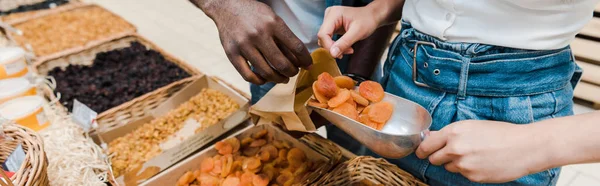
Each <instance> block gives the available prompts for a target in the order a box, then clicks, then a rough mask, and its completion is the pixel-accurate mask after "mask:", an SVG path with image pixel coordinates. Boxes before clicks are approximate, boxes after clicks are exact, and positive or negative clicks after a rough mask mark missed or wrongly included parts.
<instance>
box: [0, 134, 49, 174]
mask: <svg viewBox="0 0 600 186" xmlns="http://www.w3.org/2000/svg"><path fill="white" fill-rule="evenodd" d="M3 130H4V133H5V134H6V135H7V136H9V137H12V138H13V139H14V140H16V141H19V142H21V145H22V147H23V150H24V151H25V154H26V156H25V160H24V161H23V164H22V165H21V168H20V169H19V171H17V172H15V175H13V176H12V177H11V178H10V180H12V181H13V183H15V185H17V186H30V185H31V186H34V185H35V186H46V185H48V184H49V182H48V174H47V173H46V167H48V160H47V159H46V154H45V152H44V143H43V141H42V139H41V138H40V136H39V135H38V134H37V133H36V132H34V131H33V130H31V129H28V128H26V127H22V126H20V125H16V124H10V123H9V124H4V125H3ZM12 149H14V147H13V148H12ZM11 152H12V150H8V151H7V150H0V153H1V154H0V156H2V157H7V156H8V155H9V154H10V153H11ZM0 177H3V178H4V179H5V180H8V179H7V178H6V175H4V174H2V175H1V176H0ZM4 184H7V185H12V184H11V183H4Z"/></svg>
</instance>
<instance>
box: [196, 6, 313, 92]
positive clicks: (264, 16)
mask: <svg viewBox="0 0 600 186" xmlns="http://www.w3.org/2000/svg"><path fill="white" fill-rule="evenodd" d="M190 1H191V2H192V3H194V4H195V5H196V6H198V7H200V8H201V9H202V10H203V11H204V12H205V13H206V14H207V15H208V16H209V17H211V18H212V19H213V21H214V22H215V23H216V25H217V28H218V30H219V36H220V38H221V44H222V45H223V48H224V49H225V53H226V54H227V58H229V61H231V63H232V64H233V66H234V67H235V68H236V70H237V71H238V72H239V73H240V74H241V75H242V77H243V78H244V80H246V81H248V82H251V83H254V84H259V85H261V84H264V83H265V82H269V81H270V82H276V83H286V82H288V81H289V77H292V76H294V75H296V74H297V73H298V71H299V69H298V68H300V67H308V66H310V65H311V64H312V59H311V57H310V54H309V52H308V50H307V49H306V47H305V46H304V43H303V42H302V41H300V39H298V37H296V36H295V35H294V33H293V32H292V31H291V30H290V29H289V28H288V27H287V25H286V24H285V23H284V21H283V20H282V19H281V18H280V17H279V16H277V15H275V13H274V12H273V10H272V9H271V8H270V7H269V6H267V5H266V4H264V3H261V2H258V1H256V0H190ZM248 62H250V64H251V65H252V67H253V68H254V70H252V68H250V65H249V64H248Z"/></svg>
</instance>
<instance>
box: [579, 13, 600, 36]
mask: <svg viewBox="0 0 600 186" xmlns="http://www.w3.org/2000/svg"><path fill="white" fill-rule="evenodd" d="M579 33H580V34H581V35H586V36H590V37H594V38H598V39H600V18H597V17H595V18H592V20H591V21H590V22H589V23H588V24H587V25H585V27H583V29H581V32H579Z"/></svg>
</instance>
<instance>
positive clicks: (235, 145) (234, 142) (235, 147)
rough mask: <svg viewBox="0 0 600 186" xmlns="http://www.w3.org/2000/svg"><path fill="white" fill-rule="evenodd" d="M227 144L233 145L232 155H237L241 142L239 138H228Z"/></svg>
mask: <svg viewBox="0 0 600 186" xmlns="http://www.w3.org/2000/svg"><path fill="white" fill-rule="evenodd" d="M225 142H227V143H229V145H231V147H232V148H233V149H232V153H236V152H237V151H239V150H240V146H241V144H240V140H238V139H237V138H227V139H225Z"/></svg>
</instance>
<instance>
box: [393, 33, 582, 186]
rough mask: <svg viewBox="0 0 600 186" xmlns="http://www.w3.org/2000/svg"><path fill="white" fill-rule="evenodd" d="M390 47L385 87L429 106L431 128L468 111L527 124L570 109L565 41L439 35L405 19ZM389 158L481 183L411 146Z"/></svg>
mask: <svg viewBox="0 0 600 186" xmlns="http://www.w3.org/2000/svg"><path fill="white" fill-rule="evenodd" d="M415 46H416V47H415ZM415 48H416V50H415ZM389 51H390V52H389V54H388V59H387V61H386V64H385V66H384V74H385V76H384V79H383V82H382V84H383V85H384V87H385V90H386V91H387V92H390V93H393V94H396V95H398V96H401V97H404V98H407V99H409V100H412V101H414V102H416V103H418V104H420V105H422V106H423V107H425V108H426V109H428V111H429V112H430V113H431V114H432V117H433V123H432V126H431V128H430V130H434V131H435V130H440V129H441V128H443V127H444V126H446V125H448V124H450V123H452V122H456V121H460V120H468V119H475V120H495V121H505V122H510V123H515V124H527V123H532V122H536V121H541V120H545V119H551V118H555V117H562V116H568V115H572V114H573V110H572V106H573V102H572V98H573V88H574V87H575V85H576V83H577V82H578V81H579V78H580V76H581V70H580V69H579V68H578V67H577V65H576V64H575V62H574V60H573V56H572V53H571V49H570V47H565V48H562V49H558V50H546V51H533V50H522V49H514V48H505V47H498V46H490V45H484V44H474V43H451V42H444V41H441V40H438V39H437V38H434V37H432V36H429V35H426V34H423V33H420V32H419V31H417V30H415V29H414V28H412V27H411V26H410V24H409V23H406V22H403V23H402V32H401V33H400V35H399V36H398V37H396V38H395V39H394V42H393V43H392V45H391V46H390V49H389ZM414 56H416V60H414V59H415V58H414ZM415 62H416V64H415V66H413V63H415ZM413 68H416V76H415V77H416V78H415V77H413ZM417 84H421V85H422V86H419V85H417ZM506 137H507V138H510V137H511V136H506ZM490 145H494V144H490ZM523 156H526V154H523ZM389 161H391V162H392V163H394V164H396V165H398V166H400V167H401V168H402V169H404V170H406V171H408V172H410V173H412V174H413V175H415V176H416V177H418V178H420V179H422V180H424V181H425V182H427V183H428V184H431V185H480V184H476V183H473V182H470V181H469V180H468V179H466V178H465V177H464V176H462V175H460V174H456V173H451V172H448V171H446V170H445V169H444V167H443V166H434V165H430V164H429V161H427V160H421V159H419V158H417V157H416V156H415V155H414V154H411V155H409V156H408V157H405V158H402V159H394V160H389ZM559 172H560V168H555V169H550V170H546V171H543V172H540V173H536V174H532V175H528V176H525V177H523V178H520V179H517V180H515V181H513V182H509V183H505V184H503V185H555V184H556V181H557V180H558V175H559Z"/></svg>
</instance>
